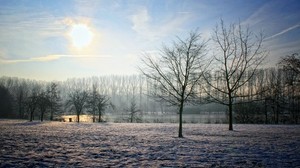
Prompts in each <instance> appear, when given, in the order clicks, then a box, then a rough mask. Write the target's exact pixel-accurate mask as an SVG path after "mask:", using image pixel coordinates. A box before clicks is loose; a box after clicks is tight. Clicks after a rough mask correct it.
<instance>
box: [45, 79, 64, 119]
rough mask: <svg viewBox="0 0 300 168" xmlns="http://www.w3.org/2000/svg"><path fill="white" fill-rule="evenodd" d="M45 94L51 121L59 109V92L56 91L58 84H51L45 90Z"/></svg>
mask: <svg viewBox="0 0 300 168" xmlns="http://www.w3.org/2000/svg"><path fill="white" fill-rule="evenodd" d="M47 94H48V99H49V110H50V120H51V121H52V120H53V116H54V113H55V112H57V111H59V109H60V106H61V104H60V101H61V97H60V92H59V91H58V84H57V83H55V82H51V84H50V85H49V86H48V88H47Z"/></svg>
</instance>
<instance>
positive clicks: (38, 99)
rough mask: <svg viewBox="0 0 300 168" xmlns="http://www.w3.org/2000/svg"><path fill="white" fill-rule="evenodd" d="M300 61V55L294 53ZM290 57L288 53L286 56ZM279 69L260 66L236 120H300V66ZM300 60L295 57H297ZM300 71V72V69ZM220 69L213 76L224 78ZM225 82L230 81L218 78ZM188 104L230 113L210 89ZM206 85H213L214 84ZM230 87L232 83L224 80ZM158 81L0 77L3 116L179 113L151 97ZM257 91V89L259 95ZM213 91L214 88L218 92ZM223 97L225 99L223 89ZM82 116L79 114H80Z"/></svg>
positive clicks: (191, 110) (129, 118)
mask: <svg viewBox="0 0 300 168" xmlns="http://www.w3.org/2000/svg"><path fill="white" fill-rule="evenodd" d="M292 56H293V57H294V58H295V60H296V61H299V58H298V57H297V56H298V55H296V54H295V55H292ZM285 58H288V57H285ZM285 58H283V59H282V61H281V62H280V63H279V64H278V67H275V68H266V69H259V70H258V71H257V72H256V73H255V75H253V77H252V78H251V80H250V81H248V82H247V84H246V85H245V86H244V87H241V88H240V89H239V90H238V91H237V92H240V93H243V94H242V95H248V96H243V97H239V98H236V99H235V100H234V101H235V102H236V104H235V105H234V119H235V123H266V124H271V123H272V124H279V123H280V124H298V123H299V119H300V87H299V86H300V80H299V70H300V68H299V67H300V66H299V65H298V68H299V69H294V70H293V69H291V68H289V67H288V65H289V64H288V63H287V62H284V59H285ZM295 60H294V62H295ZM297 70H298V71H297ZM218 75H219V72H211V74H210V76H214V77H215V78H214V79H218ZM215 82H218V85H219V86H222V85H224V81H221V80H220V81H218V80H216V81H215ZM202 87H203V85H202V86H201V87H200V86H199V88H198V89H199V90H200V91H199V93H201V94H199V95H198V98H199V101H197V103H195V104H196V105H194V104H190V105H188V106H186V107H185V110H184V113H183V114H200V113H202V112H224V113H225V114H226V113H227V112H226V108H224V107H223V106H222V105H216V104H212V103H211V102H212V101H211V100H210V99H209V98H208V95H207V92H201V89H203V88H202ZM205 87H206V88H205V90H206V91H209V90H212V89H211V88H210V86H209V85H206V86H205ZM224 87H226V86H225V85H224ZM156 89H157V90H158V89H159V88H157V85H155V84H154V83H151V82H150V81H149V80H147V78H145V77H144V76H141V75H130V76H115V75H112V76H100V77H88V78H73V79H68V80H66V81H52V82H44V81H36V80H29V79H21V78H15V77H1V78H0V118H16V119H29V120H34V119H39V120H44V119H46V120H58V119H59V116H61V115H67V114H76V115H78V116H80V115H81V114H91V115H92V116H93V117H94V121H99V122H101V121H103V119H102V118H101V117H102V116H103V115H105V113H106V114H107V113H109V115H113V114H116V115H117V116H122V117H121V118H119V119H118V122H145V121H144V119H143V113H149V112H153V115H155V113H157V114H160V115H161V114H164V113H168V114H170V113H174V114H176V112H177V110H176V109H175V108H174V107H170V106H168V105H167V104H166V103H165V102H162V101H160V102H157V101H155V97H153V95H152V96H149V95H150V94H149V93H150V92H153V90H156ZM253 93H255V94H253ZM212 94H213V93H212ZM215 94H219V95H218V96H219V97H221V98H222V96H223V97H224V96H226V95H223V94H222V93H215ZM78 118H79V117H78Z"/></svg>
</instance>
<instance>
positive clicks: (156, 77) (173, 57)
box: [139, 31, 207, 137]
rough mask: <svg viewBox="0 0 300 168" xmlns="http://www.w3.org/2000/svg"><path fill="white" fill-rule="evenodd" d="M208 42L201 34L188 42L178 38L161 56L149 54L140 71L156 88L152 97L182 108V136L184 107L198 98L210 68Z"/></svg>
mask: <svg viewBox="0 0 300 168" xmlns="http://www.w3.org/2000/svg"><path fill="white" fill-rule="evenodd" d="M205 48H206V41H204V40H202V38H201V35H200V33H198V32H197V31H192V32H190V34H189V36H188V38H186V39H181V38H178V39H177V41H174V42H173V45H172V46H170V47H167V46H164V47H163V48H162V50H161V52H160V55H159V56H157V57H153V56H151V55H149V54H145V56H144V58H143V59H142V62H143V66H141V67H140V68H139V69H140V71H141V72H142V73H143V74H144V75H145V76H146V77H147V78H148V79H149V81H151V82H152V83H153V84H154V85H156V86H157V87H156V89H154V90H153V91H152V92H151V95H152V96H154V97H155V98H157V100H159V101H161V100H164V101H166V102H168V103H169V104H170V105H173V106H177V107H178V108H179V112H178V114H179V132H178V137H183V135H182V112H183V108H184V104H185V103H187V102H189V101H192V100H193V98H195V96H196V95H197V91H196V85H197V84H198V83H199V80H200V78H201V77H202V75H203V70H204V69H205V68H206V66H207V62H206V61H205V56H206V50H205Z"/></svg>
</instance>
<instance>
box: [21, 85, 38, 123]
mask: <svg viewBox="0 0 300 168" xmlns="http://www.w3.org/2000/svg"><path fill="white" fill-rule="evenodd" d="M39 92H40V87H39V86H38V85H34V86H33V88H32V90H31V94H30V96H29V97H27V99H26V101H25V106H26V107H27V111H28V112H29V121H33V120H34V112H35V111H36V109H37V107H38V95H39Z"/></svg>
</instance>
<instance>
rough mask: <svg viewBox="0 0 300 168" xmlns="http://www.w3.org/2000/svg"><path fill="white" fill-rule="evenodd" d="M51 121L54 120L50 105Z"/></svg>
mask: <svg viewBox="0 0 300 168" xmlns="http://www.w3.org/2000/svg"><path fill="white" fill-rule="evenodd" d="M50 121H53V109H52V107H50Z"/></svg>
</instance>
